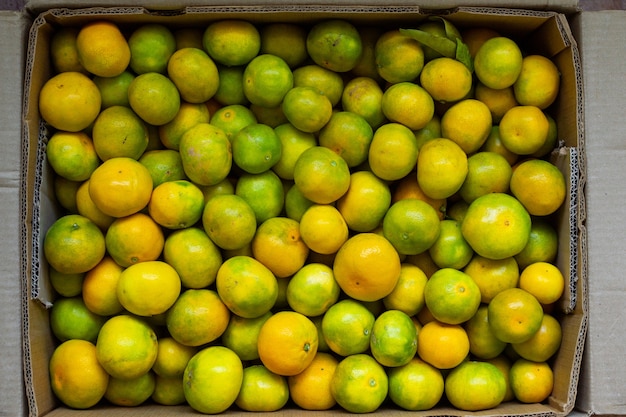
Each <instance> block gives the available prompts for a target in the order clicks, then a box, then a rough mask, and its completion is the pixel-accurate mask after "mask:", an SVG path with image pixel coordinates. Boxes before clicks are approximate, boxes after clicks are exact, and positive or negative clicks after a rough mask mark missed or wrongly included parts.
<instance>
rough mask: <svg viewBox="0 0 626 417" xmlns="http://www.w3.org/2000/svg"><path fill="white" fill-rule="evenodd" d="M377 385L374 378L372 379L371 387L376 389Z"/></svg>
mask: <svg viewBox="0 0 626 417" xmlns="http://www.w3.org/2000/svg"><path fill="white" fill-rule="evenodd" d="M376 385H377V384H376V380H375V379H374V378H370V387H375V386H376Z"/></svg>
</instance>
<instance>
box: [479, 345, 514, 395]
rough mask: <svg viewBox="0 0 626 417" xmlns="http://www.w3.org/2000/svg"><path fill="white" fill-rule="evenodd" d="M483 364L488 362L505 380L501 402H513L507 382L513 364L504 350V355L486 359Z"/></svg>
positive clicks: (509, 385) (508, 381) (508, 382)
mask: <svg viewBox="0 0 626 417" xmlns="http://www.w3.org/2000/svg"><path fill="white" fill-rule="evenodd" d="M485 362H489V363H490V364H492V365H495V366H496V368H498V369H499V370H500V372H502V374H503V375H504V379H506V393H505V394H504V400H502V402H506V401H513V400H514V399H515V396H514V395H513V390H512V389H511V382H510V380H509V371H510V370H511V365H512V364H513V362H512V361H511V359H510V358H509V357H508V356H507V353H506V350H505V353H503V354H501V355H498V356H496V357H495V358H493V359H487V360H485Z"/></svg>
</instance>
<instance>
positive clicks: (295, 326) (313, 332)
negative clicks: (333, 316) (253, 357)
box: [258, 311, 318, 376]
mask: <svg viewBox="0 0 626 417" xmlns="http://www.w3.org/2000/svg"><path fill="white" fill-rule="evenodd" d="M317 346H318V339H317V328H316V327H315V324H313V322H312V321H311V320H310V319H309V318H308V317H306V316H305V315H303V314H300V313H297V312H295V311H280V312H278V313H275V314H273V315H272V316H271V317H270V318H268V319H267V320H266V321H265V323H264V324H263V327H261V331H260V333H259V338H258V348H259V358H260V359H261V362H262V363H263V364H264V365H265V366H266V367H267V369H269V370H270V371H272V372H274V373H276V374H278V375H283V376H291V375H297V374H299V373H300V372H302V371H304V370H305V369H306V368H307V367H308V366H309V365H310V364H311V362H312V361H313V358H315V355H316V354H317Z"/></svg>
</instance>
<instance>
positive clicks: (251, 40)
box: [202, 19, 261, 66]
mask: <svg viewBox="0 0 626 417" xmlns="http://www.w3.org/2000/svg"><path fill="white" fill-rule="evenodd" d="M202 45H203V46H204V49H205V50H206V51H207V53H208V54H209V56H210V57H211V58H213V59H214V60H215V61H217V62H219V63H220V64H224V65H228V66H235V65H245V64H247V63H248V62H250V61H251V60H252V59H253V58H254V57H255V56H257V54H258V53H259V50H260V49H261V35H260V34H259V31H258V30H257V28H256V27H255V26H254V25H253V24H252V23H250V22H248V21H245V20H239V19H222V20H218V21H215V22H213V23H211V24H209V26H208V27H207V28H206V29H205V31H204V33H203V35H202Z"/></svg>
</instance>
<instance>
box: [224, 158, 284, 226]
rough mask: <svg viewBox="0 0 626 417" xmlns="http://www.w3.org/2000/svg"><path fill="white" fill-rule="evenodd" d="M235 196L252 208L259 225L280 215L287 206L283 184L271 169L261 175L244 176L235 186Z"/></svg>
mask: <svg viewBox="0 0 626 417" xmlns="http://www.w3.org/2000/svg"><path fill="white" fill-rule="evenodd" d="M235 195H238V196H239V197H241V198H243V199H244V200H245V201H246V202H247V203H248V205H249V206H250V207H251V208H252V210H253V211H254V215H255V217H256V222H257V224H261V223H263V222H264V221H265V220H268V219H270V218H272V217H276V216H278V215H280V214H281V213H282V211H283V207H284V205H285V187H284V185H283V182H282V181H281V179H280V178H279V177H278V175H276V174H275V173H274V171H272V170H269V169H268V170H266V171H264V172H262V173H260V174H247V173H245V174H242V175H241V176H240V177H239V178H238V180H237V184H236V185H235Z"/></svg>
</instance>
